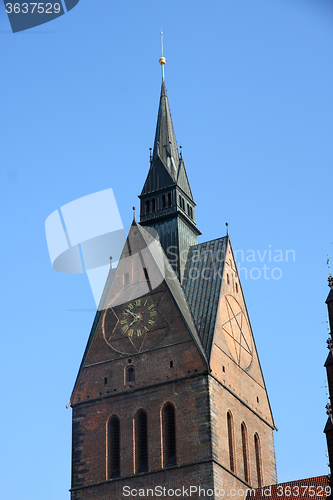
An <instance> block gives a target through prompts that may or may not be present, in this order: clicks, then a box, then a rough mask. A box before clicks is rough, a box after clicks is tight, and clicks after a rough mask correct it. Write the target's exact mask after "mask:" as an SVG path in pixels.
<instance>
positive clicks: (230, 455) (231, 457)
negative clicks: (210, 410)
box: [227, 411, 236, 472]
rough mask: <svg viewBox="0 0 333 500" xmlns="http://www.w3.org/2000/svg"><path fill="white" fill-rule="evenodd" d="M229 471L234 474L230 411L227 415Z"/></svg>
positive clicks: (232, 426)
mask: <svg viewBox="0 0 333 500" xmlns="http://www.w3.org/2000/svg"><path fill="white" fill-rule="evenodd" d="M227 424H228V442H229V460H230V470H231V471H232V472H236V463H235V450H234V422H233V418H232V415H231V413H230V411H228V413H227Z"/></svg>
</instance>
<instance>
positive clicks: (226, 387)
mask: <svg viewBox="0 0 333 500" xmlns="http://www.w3.org/2000/svg"><path fill="white" fill-rule="evenodd" d="M140 200H141V210H140V215H141V222H140V224H139V223H137V222H136V220H135V218H134V220H133V223H132V226H131V228H130V231H129V235H128V238H127V241H126V244H125V246H124V249H123V252H122V255H121V258H120V260H119V263H118V266H117V269H116V270H112V272H110V275H109V278H108V280H107V282H106V285H105V290H104V294H103V297H102V300H101V305H100V307H99V311H98V312H97V313H96V317H95V320H94V323H93V326H92V329H91V333H90V336H89V339H88V343H87V347H86V350H85V353H84V356H83V359H82V362H81V366H80V369H79V372H78V376H77V379H76V382H75V385H74V389H73V392H72V395H71V399H70V404H71V407H72V411H73V438H72V487H71V499H72V500H110V499H117V500H119V499H122V498H127V497H128V498H130V499H131V498H133V497H135V496H141V497H147V498H154V499H155V498H159V497H162V498H171V497H173V496H178V497H180V498H186V497H187V496H190V497H191V498H194V499H199V498H201V497H204V498H209V499H218V498H221V497H222V496H223V497H224V498H245V495H246V490H247V489H249V488H251V487H258V486H262V485H264V484H274V483H275V482H276V466H275V453H274V441H273V430H274V429H275V424H274V420H273V416H272V412H271V408H270V404H269V400H268V395H267V391H266V387H265V382H264V379H263V375H262V371H261V367H260V362H259V357H258V354H257V350H256V346H255V341H254V337H253V333H252V329H251V325H250V321H249V317H248V313H247V309H246V305H245V300H244V296H243V291H242V287H241V283H240V279H239V275H238V272H237V268H236V263H235V259H234V255H233V251H232V247H231V243H230V238H229V236H224V237H221V238H217V239H216V240H213V241H209V242H206V243H200V244H198V242H197V235H199V234H200V233H199V231H198V229H197V228H196V224H195V213H194V209H195V203H194V200H193V196H192V192H191V188H190V184H189V181H188V178H187V174H186V170H185V166H184V162H183V158H182V154H181V153H180V154H179V153H178V149H177V144H176V138H175V133H174V129H173V125H172V121H171V114H170V109H169V103H168V98H167V95H166V89H165V82H164V79H163V81H162V89H161V96H160V103H159V111H158V119H157V127H156V135H155V143H154V151H153V155H152V158H151V162H150V169H149V172H148V177H147V179H146V182H145V184H144V187H143V190H142V192H141V195H140ZM156 233H157V234H156ZM157 235H158V238H157ZM170 247H173V248H172V252H173V254H171V253H170ZM175 256H176V258H174V259H173V258H172V257H175Z"/></svg>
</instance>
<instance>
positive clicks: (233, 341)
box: [221, 294, 253, 370]
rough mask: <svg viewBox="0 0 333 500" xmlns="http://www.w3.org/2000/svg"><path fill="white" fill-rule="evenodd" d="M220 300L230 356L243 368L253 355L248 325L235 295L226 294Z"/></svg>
mask: <svg viewBox="0 0 333 500" xmlns="http://www.w3.org/2000/svg"><path fill="white" fill-rule="evenodd" d="M222 300H223V302H222V311H221V314H222V318H223V324H222V330H223V333H224V337H225V339H226V342H227V346H228V348H229V352H230V354H231V356H232V358H233V359H234V360H235V361H236V363H237V364H238V365H239V366H241V368H243V369H244V370H245V369H246V368H248V367H249V366H250V364H251V361H252V355H253V346H252V335H251V330H250V325H249V323H248V320H247V316H246V314H245V312H244V311H243V309H242V307H241V306H240V304H239V303H238V301H237V300H236V299H235V297H233V296H232V295H229V294H226V295H224V297H223V299H222Z"/></svg>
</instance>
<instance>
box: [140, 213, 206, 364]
mask: <svg viewBox="0 0 333 500" xmlns="http://www.w3.org/2000/svg"><path fill="white" fill-rule="evenodd" d="M135 224H136V226H137V228H138V230H139V231H140V234H141V236H142V237H143V239H144V240H145V243H146V245H147V247H149V250H150V252H151V254H152V256H153V257H154V261H155V263H156V264H157V265H158V266H159V268H160V271H161V273H164V274H165V283H166V285H167V287H168V288H169V290H170V292H171V294H172V296H173V298H174V300H175V302H176V304H177V306H178V309H179V311H180V313H181V315H182V317H183V319H184V321H185V323H186V325H187V328H188V330H189V332H190V333H191V335H192V337H193V340H194V341H195V343H196V345H197V347H198V349H199V351H200V353H201V354H202V356H203V358H204V360H205V362H206V363H207V365H208V356H207V351H206V350H205V349H204V347H203V344H202V341H201V338H200V335H198V332H197V329H196V325H195V322H194V321H193V317H192V313H191V310H190V308H189V304H188V302H187V298H186V296H185V293H184V290H183V288H182V286H181V284H180V282H179V279H178V277H177V275H176V273H175V271H174V270H173V268H172V266H171V264H170V262H169V259H168V258H167V256H166V254H165V252H164V250H163V248H162V246H161V245H160V243H159V242H157V241H156V239H155V238H154V237H153V236H152V235H151V234H150V233H149V232H148V231H147V230H146V229H145V228H143V227H142V226H141V225H140V224H137V223H136V222H135ZM161 258H162V259H161Z"/></svg>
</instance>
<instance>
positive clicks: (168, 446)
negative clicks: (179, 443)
mask: <svg viewBox="0 0 333 500" xmlns="http://www.w3.org/2000/svg"><path fill="white" fill-rule="evenodd" d="M162 432H163V467H168V466H170V465H176V418H175V409H174V407H173V406H172V405H171V404H170V403H167V404H166V405H165V406H164V408H163V411H162Z"/></svg>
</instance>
